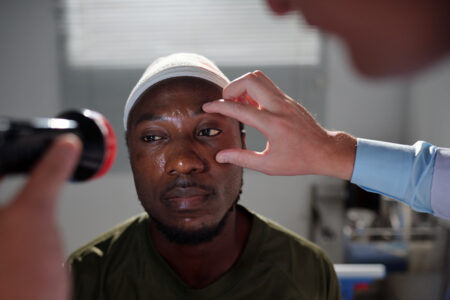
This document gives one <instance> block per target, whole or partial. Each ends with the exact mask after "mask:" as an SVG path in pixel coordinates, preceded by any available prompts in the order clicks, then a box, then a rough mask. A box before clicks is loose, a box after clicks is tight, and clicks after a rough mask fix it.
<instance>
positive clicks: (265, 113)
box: [203, 71, 356, 180]
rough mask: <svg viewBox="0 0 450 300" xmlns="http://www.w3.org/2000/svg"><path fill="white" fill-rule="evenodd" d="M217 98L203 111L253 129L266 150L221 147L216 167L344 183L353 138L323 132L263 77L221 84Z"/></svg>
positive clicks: (349, 167) (255, 75)
mask: <svg viewBox="0 0 450 300" xmlns="http://www.w3.org/2000/svg"><path fill="white" fill-rule="evenodd" d="M223 98H224V99H221V100H216V101H213V102H209V103H205V104H204V105H203V110H204V111H205V112H208V113H220V114H222V115H225V116H228V117H231V118H234V119H237V120H238V121H240V122H242V123H245V124H247V125H249V126H252V127H254V128H256V129H257V130H259V131H260V132H261V133H262V134H263V135H264V136H265V137H266V139H267V145H266V149H265V150H264V151H263V152H255V151H252V150H247V149H225V150H222V151H220V152H219V153H217V155H216V160H217V161H218V162H220V163H232V164H235V165H239V166H242V167H246V168H250V169H254V170H256V171H260V172H263V173H266V174H269V175H304V174H320V175H327V176H332V177H336V178H341V179H346V180H349V179H350V178H351V176H352V172H353V165H354V162H355V153H356V139H355V138H354V137H352V136H350V135H349V134H347V133H344V132H335V131H328V130H326V129H324V128H323V127H322V126H320V124H319V123H317V121H316V120H315V119H314V118H313V116H312V115H311V114H310V113H309V112H308V111H307V110H306V109H305V108H304V107H303V106H302V105H300V104H298V103H297V102H296V101H294V100H293V99H292V98H290V97H289V96H288V95H286V94H285V93H284V92H283V91H281V90H280V89H279V88H278V87H277V86H276V85H275V84H274V83H273V82H272V81H271V80H270V79H269V78H268V77H267V76H266V75H264V73H262V72H261V71H255V72H252V73H248V74H246V75H244V76H242V77H240V78H238V79H236V80H234V81H232V82H231V83H230V84H229V85H227V86H226V87H225V88H224V90H223Z"/></svg>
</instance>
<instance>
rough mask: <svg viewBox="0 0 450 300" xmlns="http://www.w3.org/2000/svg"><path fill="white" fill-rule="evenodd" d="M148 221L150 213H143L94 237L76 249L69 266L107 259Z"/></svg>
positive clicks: (69, 259)
mask: <svg viewBox="0 0 450 300" xmlns="http://www.w3.org/2000/svg"><path fill="white" fill-rule="evenodd" d="M146 222H148V215H147V214H146V213H142V214H140V215H137V216H134V217H132V218H130V219H128V220H126V221H125V222H123V223H121V224H119V225H117V226H115V227H114V228H112V229H111V230H109V231H108V232H106V233H104V234H102V235H100V236H99V237H97V238H95V239H93V240H92V241H90V242H89V243H87V244H86V245H84V246H82V247H80V248H79V249H77V250H76V251H74V252H73V253H72V254H71V255H70V256H69V258H68V260H67V264H68V265H69V267H72V266H74V265H80V264H82V263H90V264H92V263H95V262H98V261H100V260H104V259H106V257H107V256H109V255H111V253H112V252H116V251H118V250H119V248H120V245H121V244H122V243H123V242H124V240H127V239H130V238H132V237H133V236H134V235H136V234H138V232H139V231H140V228H141V227H143V226H145V224H146Z"/></svg>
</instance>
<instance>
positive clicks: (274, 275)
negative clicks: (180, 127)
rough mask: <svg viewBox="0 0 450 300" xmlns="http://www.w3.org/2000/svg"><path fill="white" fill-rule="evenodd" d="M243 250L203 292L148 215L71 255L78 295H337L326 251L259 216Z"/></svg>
mask: <svg viewBox="0 0 450 300" xmlns="http://www.w3.org/2000/svg"><path fill="white" fill-rule="evenodd" d="M250 214H251V218H252V228H251V231H250V235H249V237H248V240H247V244H246V246H245V249H244V251H243V252H242V255H241V256H240V257H239V258H238V260H237V261H236V263H235V264H234V265H233V266H232V267H231V269H230V270H229V271H228V272H227V273H225V274H224V275H222V276H221V277H220V278H219V279H217V280H216V281H215V282H214V283H212V284H210V285H209V286H207V287H205V288H202V289H191V288H189V287H188V286H187V285H186V284H185V283H184V282H183V281H182V280H181V279H180V278H179V277H178V275H177V274H176V273H175V272H174V271H173V270H172V269H171V268H170V266H169V265H168V264H167V263H166V261H165V260H164V259H163V258H162V256H161V255H160V254H159V253H158V251H157V250H156V248H155V247H154V245H153V243H152V240H151V237H150V230H149V222H150V220H149V217H148V215H147V214H142V215H139V216H137V217H134V218H133V219H130V220H129V221H127V222H125V223H123V224H121V225H119V226H118V227H116V228H114V229H113V230H111V231H110V232H108V233H106V234H104V235H102V236H101V237H99V238H97V239H96V240H94V241H92V242H91V243H89V244H87V245H86V246H84V247H82V248H81V249H79V250H77V251H76V252H74V253H73V254H72V255H71V256H70V258H69V265H70V267H71V272H72V275H73V276H74V287H73V289H74V299H75V300H91V299H92V300H113V299H121V300H135V299H136V300H137V299H140V300H144V299H146V300H148V299H164V300H168V299H193V300H194V299H195V300H201V299H258V300H263V299H271V300H273V299H276V300H280V299H305V300H318V299H340V293H339V283H338V280H337V277H336V274H335V272H334V268H333V265H332V264H331V263H330V261H329V260H328V258H327V257H326V255H325V254H324V253H323V252H322V250H321V249H320V248H319V247H317V246H316V245H314V244H312V243H311V242H309V241H307V240H305V239H303V238H302V237H300V236H298V235H296V234H294V233H293V232H291V231H289V230H287V229H285V228H283V227H281V226H280V225H278V224H276V223H274V222H272V221H270V220H268V219H266V218H264V217H261V216H259V215H256V214H254V213H250Z"/></svg>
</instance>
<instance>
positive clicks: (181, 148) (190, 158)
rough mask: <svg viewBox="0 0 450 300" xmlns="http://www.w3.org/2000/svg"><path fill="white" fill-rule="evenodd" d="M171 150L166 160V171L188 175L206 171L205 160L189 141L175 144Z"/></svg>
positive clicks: (172, 173) (170, 173) (171, 173)
mask: <svg viewBox="0 0 450 300" xmlns="http://www.w3.org/2000/svg"><path fill="white" fill-rule="evenodd" d="M171 152H172V153H171V154H170V157H169V158H168V160H167V162H166V173H167V174H168V175H182V174H184V175H188V174H195V173H202V172H204V171H205V169H206V162H205V160H204V159H202V157H201V155H200V154H199V153H197V152H196V151H195V150H194V149H193V147H192V145H190V144H189V143H179V144H178V145H174V146H173V147H172V151H171Z"/></svg>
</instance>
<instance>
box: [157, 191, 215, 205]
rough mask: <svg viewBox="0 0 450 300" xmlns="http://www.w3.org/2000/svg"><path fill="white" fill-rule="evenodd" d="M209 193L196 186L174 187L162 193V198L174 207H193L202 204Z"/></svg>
mask: <svg viewBox="0 0 450 300" xmlns="http://www.w3.org/2000/svg"><path fill="white" fill-rule="evenodd" d="M211 194H212V193H211V192H210V191H208V190H206V189H204V188H201V187H197V186H190V187H175V188H172V189H170V190H169V191H168V192H166V193H165V194H164V197H163V200H164V202H165V203H166V204H168V205H169V206H171V207H172V208H175V209H180V210H182V209H195V208H199V207H202V206H204V205H205V202H207V201H208V198H209V196H210V195H211Z"/></svg>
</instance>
